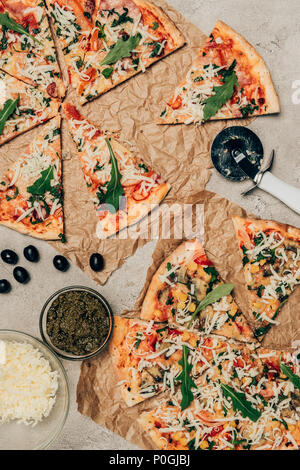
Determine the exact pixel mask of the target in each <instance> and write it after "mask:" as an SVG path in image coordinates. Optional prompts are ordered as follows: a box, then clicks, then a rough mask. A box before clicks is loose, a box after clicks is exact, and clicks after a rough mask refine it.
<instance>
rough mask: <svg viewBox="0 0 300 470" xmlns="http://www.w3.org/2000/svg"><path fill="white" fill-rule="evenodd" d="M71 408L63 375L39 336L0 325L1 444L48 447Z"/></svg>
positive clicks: (0, 447)
mask: <svg viewBox="0 0 300 470" xmlns="http://www.w3.org/2000/svg"><path fill="white" fill-rule="evenodd" d="M68 411H69V387H68V380H67V375H66V372H65V370H64V367H63V365H62V364H61V362H60V360H59V359H58V357H57V356H56V355H55V354H54V353H53V352H52V351H51V350H50V349H49V348H48V346H47V345H45V344H43V343H42V342H41V341H39V340H38V339H36V338H34V337H33V336H30V335H28V334H25V333H21V332H19V331H12V330H0V450H38V449H46V448H48V447H49V446H50V445H51V444H52V442H53V441H54V440H55V439H56V437H57V436H58V434H59V433H60V431H61V430H62V428H63V426H64V423H65V421H66V418H67V415H68Z"/></svg>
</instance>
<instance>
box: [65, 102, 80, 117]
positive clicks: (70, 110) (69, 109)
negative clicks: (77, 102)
mask: <svg viewBox="0 0 300 470" xmlns="http://www.w3.org/2000/svg"><path fill="white" fill-rule="evenodd" d="M64 109H65V112H66V113H67V114H68V117H70V118H73V119H76V121H82V120H83V117H82V116H81V114H80V112H79V111H77V109H76V108H75V106H73V105H72V104H70V103H66V104H65V105H64Z"/></svg>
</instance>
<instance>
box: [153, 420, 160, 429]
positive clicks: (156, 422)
mask: <svg viewBox="0 0 300 470" xmlns="http://www.w3.org/2000/svg"><path fill="white" fill-rule="evenodd" d="M154 426H155V427H156V428H158V429H159V428H161V424H160V422H159V421H154Z"/></svg>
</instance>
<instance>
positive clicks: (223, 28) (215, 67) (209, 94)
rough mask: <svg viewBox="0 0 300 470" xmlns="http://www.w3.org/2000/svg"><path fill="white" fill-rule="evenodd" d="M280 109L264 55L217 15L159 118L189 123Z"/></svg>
mask: <svg viewBox="0 0 300 470" xmlns="http://www.w3.org/2000/svg"><path fill="white" fill-rule="evenodd" d="M279 111H280V105H279V99H278V96H277V94H276V91H275V88H274V85H273V83H272V79H271V75H270V72H269V70H268V68H267V66H266V64H265V62H264V61H263V59H262V58H261V57H260V55H259V54H258V53H257V52H256V50H255V49H254V47H253V46H251V44H249V43H248V42H247V41H246V40H245V39H244V38H243V37H242V36H241V35H240V34H238V33H237V32H236V31H234V30H233V29H231V28H230V27H229V26H227V25H226V24H225V23H223V22H222V21H218V22H217V23H216V25H215V27H214V29H213V31H212V33H211V35H210V36H209V38H208V39H207V41H206V42H205V44H204V46H203V47H202V48H201V49H200V51H199V53H198V56H197V57H196V59H195V61H194V62H193V64H192V66H191V68H190V70H189V71H188V73H187V75H186V78H185V79H184V80H183V82H182V83H181V84H180V85H179V86H178V87H177V88H176V90H175V92H174V94H173V96H172V98H171V99H170V100H169V102H168V103H167V105H166V106H165V108H164V109H163V110H162V113H161V115H160V118H159V120H158V123H159V124H177V123H185V124H190V123H192V122H194V123H196V122H205V121H208V120H214V119H232V118H242V117H247V116H258V115H262V114H270V113H278V112H279Z"/></svg>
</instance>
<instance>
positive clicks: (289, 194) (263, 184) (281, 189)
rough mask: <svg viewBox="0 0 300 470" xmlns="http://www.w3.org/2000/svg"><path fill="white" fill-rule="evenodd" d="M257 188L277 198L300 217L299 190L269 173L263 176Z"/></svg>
mask: <svg viewBox="0 0 300 470" xmlns="http://www.w3.org/2000/svg"><path fill="white" fill-rule="evenodd" d="M258 187H259V188H261V189H263V190H264V191H267V192H268V193H270V194H272V196H275V197H277V199H280V201H282V202H283V203H284V204H285V205H287V206H288V207H290V208H291V209H293V211H295V212H297V214H299V215H300V189H298V188H295V187H294V186H291V185H290V184H288V183H285V182H284V181H282V180H281V179H279V178H277V177H276V176H274V175H272V173H270V172H269V171H266V172H265V173H264V174H263V177H262V179H261V181H260V183H259V184H258Z"/></svg>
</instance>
